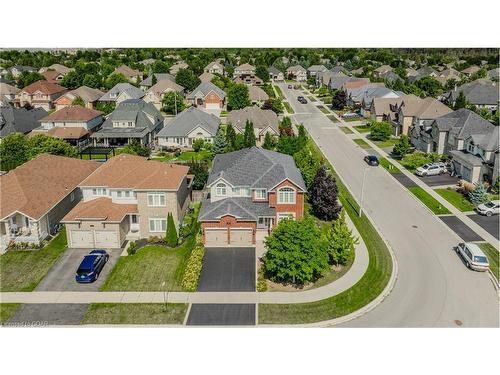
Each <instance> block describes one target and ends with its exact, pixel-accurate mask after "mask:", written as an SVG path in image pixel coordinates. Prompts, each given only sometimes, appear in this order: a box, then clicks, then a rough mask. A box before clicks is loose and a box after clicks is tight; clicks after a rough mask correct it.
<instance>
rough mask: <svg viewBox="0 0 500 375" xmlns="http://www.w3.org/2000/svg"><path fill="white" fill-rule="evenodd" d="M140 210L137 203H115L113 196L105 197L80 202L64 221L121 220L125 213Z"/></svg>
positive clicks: (133, 212)
mask: <svg viewBox="0 0 500 375" xmlns="http://www.w3.org/2000/svg"><path fill="white" fill-rule="evenodd" d="M138 212H139V211H138V209H137V205H136V204H118V203H113V201H112V200H111V198H104V197H103V198H97V199H92V200H90V201H87V202H80V203H78V204H77V205H76V206H75V208H73V209H72V210H71V211H70V212H69V213H68V214H67V215H66V216H65V217H64V218H63V219H62V221H63V222H65V221H81V220H85V219H100V220H101V221H109V222H121V221H122V220H123V218H124V217H125V215H127V214H135V213H138Z"/></svg>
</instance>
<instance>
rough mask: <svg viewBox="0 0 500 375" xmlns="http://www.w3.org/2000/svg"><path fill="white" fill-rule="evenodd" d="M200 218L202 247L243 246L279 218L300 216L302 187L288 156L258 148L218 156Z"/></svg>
mask: <svg viewBox="0 0 500 375" xmlns="http://www.w3.org/2000/svg"><path fill="white" fill-rule="evenodd" d="M207 187H208V189H210V194H209V196H208V197H207V198H206V199H205V200H203V202H202V204H201V209H200V214H199V218H198V220H199V221H200V222H201V229H202V239H203V243H204V244H205V246H206V247H211V246H212V247H214V246H217V247H219V246H231V247H246V246H254V245H255V243H256V232H257V231H261V232H263V233H264V235H267V234H269V233H270V231H271V230H272V229H273V228H274V227H275V226H276V225H277V224H278V222H279V221H280V220H283V219H292V220H298V219H301V218H302V216H303V215H304V194H305V193H306V186H305V183H304V180H303V179H302V175H301V174H300V172H299V170H298V169H297V167H296V166H295V162H294V160H293V158H292V157H291V156H289V155H285V154H280V153H278V152H275V151H269V150H264V149H261V148H257V147H252V148H246V149H242V150H239V151H234V152H230V153H227V154H220V155H216V156H215V159H214V161H213V166H212V170H211V171H210V175H209V177H208V182H207Z"/></svg>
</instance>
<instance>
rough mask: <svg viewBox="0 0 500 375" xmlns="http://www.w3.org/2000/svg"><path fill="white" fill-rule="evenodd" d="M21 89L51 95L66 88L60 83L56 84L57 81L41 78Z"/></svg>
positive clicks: (31, 92)
mask: <svg viewBox="0 0 500 375" xmlns="http://www.w3.org/2000/svg"><path fill="white" fill-rule="evenodd" d="M21 91H22V92H27V93H30V94H33V93H35V92H37V91H41V92H43V93H44V94H49V95H51V94H57V93H59V92H63V91H66V89H65V88H64V87H62V86H61V85H58V84H57V83H54V82H49V81H44V80H41V81H36V82H33V83H32V84H31V85H28V86H26V87H25V88H23V89H22V90H21Z"/></svg>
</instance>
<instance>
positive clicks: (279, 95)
mask: <svg viewBox="0 0 500 375" xmlns="http://www.w3.org/2000/svg"><path fill="white" fill-rule="evenodd" d="M274 88H275V89H276V92H277V93H278V98H283V92H282V91H281V88H280V87H279V86H274Z"/></svg>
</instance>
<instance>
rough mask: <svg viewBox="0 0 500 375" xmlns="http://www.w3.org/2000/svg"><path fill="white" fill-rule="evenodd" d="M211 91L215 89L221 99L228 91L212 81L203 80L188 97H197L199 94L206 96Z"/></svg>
mask: <svg viewBox="0 0 500 375" xmlns="http://www.w3.org/2000/svg"><path fill="white" fill-rule="evenodd" d="M210 91H214V92H215V93H216V94H217V95H218V96H219V97H220V98H221V99H224V98H225V97H226V93H225V92H224V91H222V90H221V89H220V88H219V87H217V86H215V85H214V84H213V83H212V82H203V83H200V85H198V87H197V88H195V89H194V90H193V91H192V92H191V93H190V94H189V95H188V99H195V98H196V96H197V95H202V96H203V97H205V96H207V95H208V93H209V92H210Z"/></svg>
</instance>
